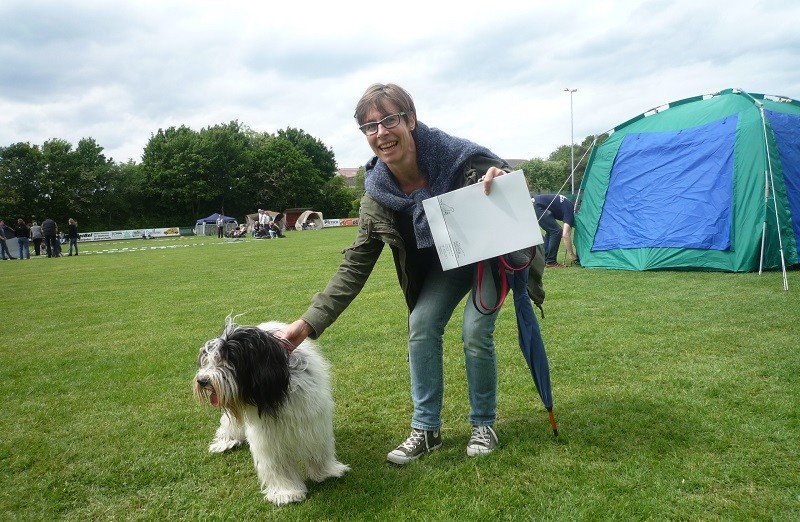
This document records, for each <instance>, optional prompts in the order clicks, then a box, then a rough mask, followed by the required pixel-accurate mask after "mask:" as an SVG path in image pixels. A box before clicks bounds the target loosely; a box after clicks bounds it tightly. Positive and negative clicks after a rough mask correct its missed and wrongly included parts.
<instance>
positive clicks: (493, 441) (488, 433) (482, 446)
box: [467, 426, 497, 457]
mask: <svg viewBox="0 0 800 522" xmlns="http://www.w3.org/2000/svg"><path fill="white" fill-rule="evenodd" d="M495 446H497V434H496V433H495V432H494V430H493V429H492V427H491V426H473V427H472V436H471V437H470V438H469V442H468V443H467V455H468V456H470V457H475V456H477V455H486V454H487V453H491V452H492V450H494V448H495Z"/></svg>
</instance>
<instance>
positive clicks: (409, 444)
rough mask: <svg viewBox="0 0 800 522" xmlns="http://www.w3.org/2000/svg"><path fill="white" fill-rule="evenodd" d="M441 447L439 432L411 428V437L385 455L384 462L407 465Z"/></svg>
mask: <svg viewBox="0 0 800 522" xmlns="http://www.w3.org/2000/svg"><path fill="white" fill-rule="evenodd" d="M441 446H442V434H441V433H440V432H439V430H435V431H425V430H418V429H417V428H411V435H409V436H408V438H407V439H406V440H405V442H403V443H402V444H400V445H399V446H397V447H396V448H395V449H393V450H392V451H390V452H389V454H388V455H386V460H388V461H389V462H391V463H393V464H401V465H402V464H408V463H409V462H411V461H412V460H415V459H418V458H420V457H421V456H422V455H424V454H425V453H430V452H431V451H433V450H435V449H436V448H439V447H441Z"/></svg>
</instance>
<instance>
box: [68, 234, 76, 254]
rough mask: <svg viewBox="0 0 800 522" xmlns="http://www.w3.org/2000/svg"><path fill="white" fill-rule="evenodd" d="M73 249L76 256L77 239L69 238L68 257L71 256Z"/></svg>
mask: <svg viewBox="0 0 800 522" xmlns="http://www.w3.org/2000/svg"><path fill="white" fill-rule="evenodd" d="M73 246H74V247H75V255H76V256H77V255H78V238H77V237H71V238H69V255H72V247H73Z"/></svg>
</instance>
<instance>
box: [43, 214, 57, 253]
mask: <svg viewBox="0 0 800 522" xmlns="http://www.w3.org/2000/svg"><path fill="white" fill-rule="evenodd" d="M42 234H44V245H45V248H46V249H47V257H58V253H59V251H60V250H61V249H60V248H59V246H58V244H57V242H58V237H56V235H57V234H58V226H57V225H56V222H55V221H53V220H52V219H51V218H47V219H45V220H44V221H42Z"/></svg>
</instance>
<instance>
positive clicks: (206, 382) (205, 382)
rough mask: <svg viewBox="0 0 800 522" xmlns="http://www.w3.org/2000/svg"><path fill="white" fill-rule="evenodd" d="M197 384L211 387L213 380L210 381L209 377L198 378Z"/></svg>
mask: <svg viewBox="0 0 800 522" xmlns="http://www.w3.org/2000/svg"><path fill="white" fill-rule="evenodd" d="M197 384H199V385H200V386H204V387H205V386H209V385H210V384H211V379H209V378H208V377H198V378H197Z"/></svg>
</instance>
